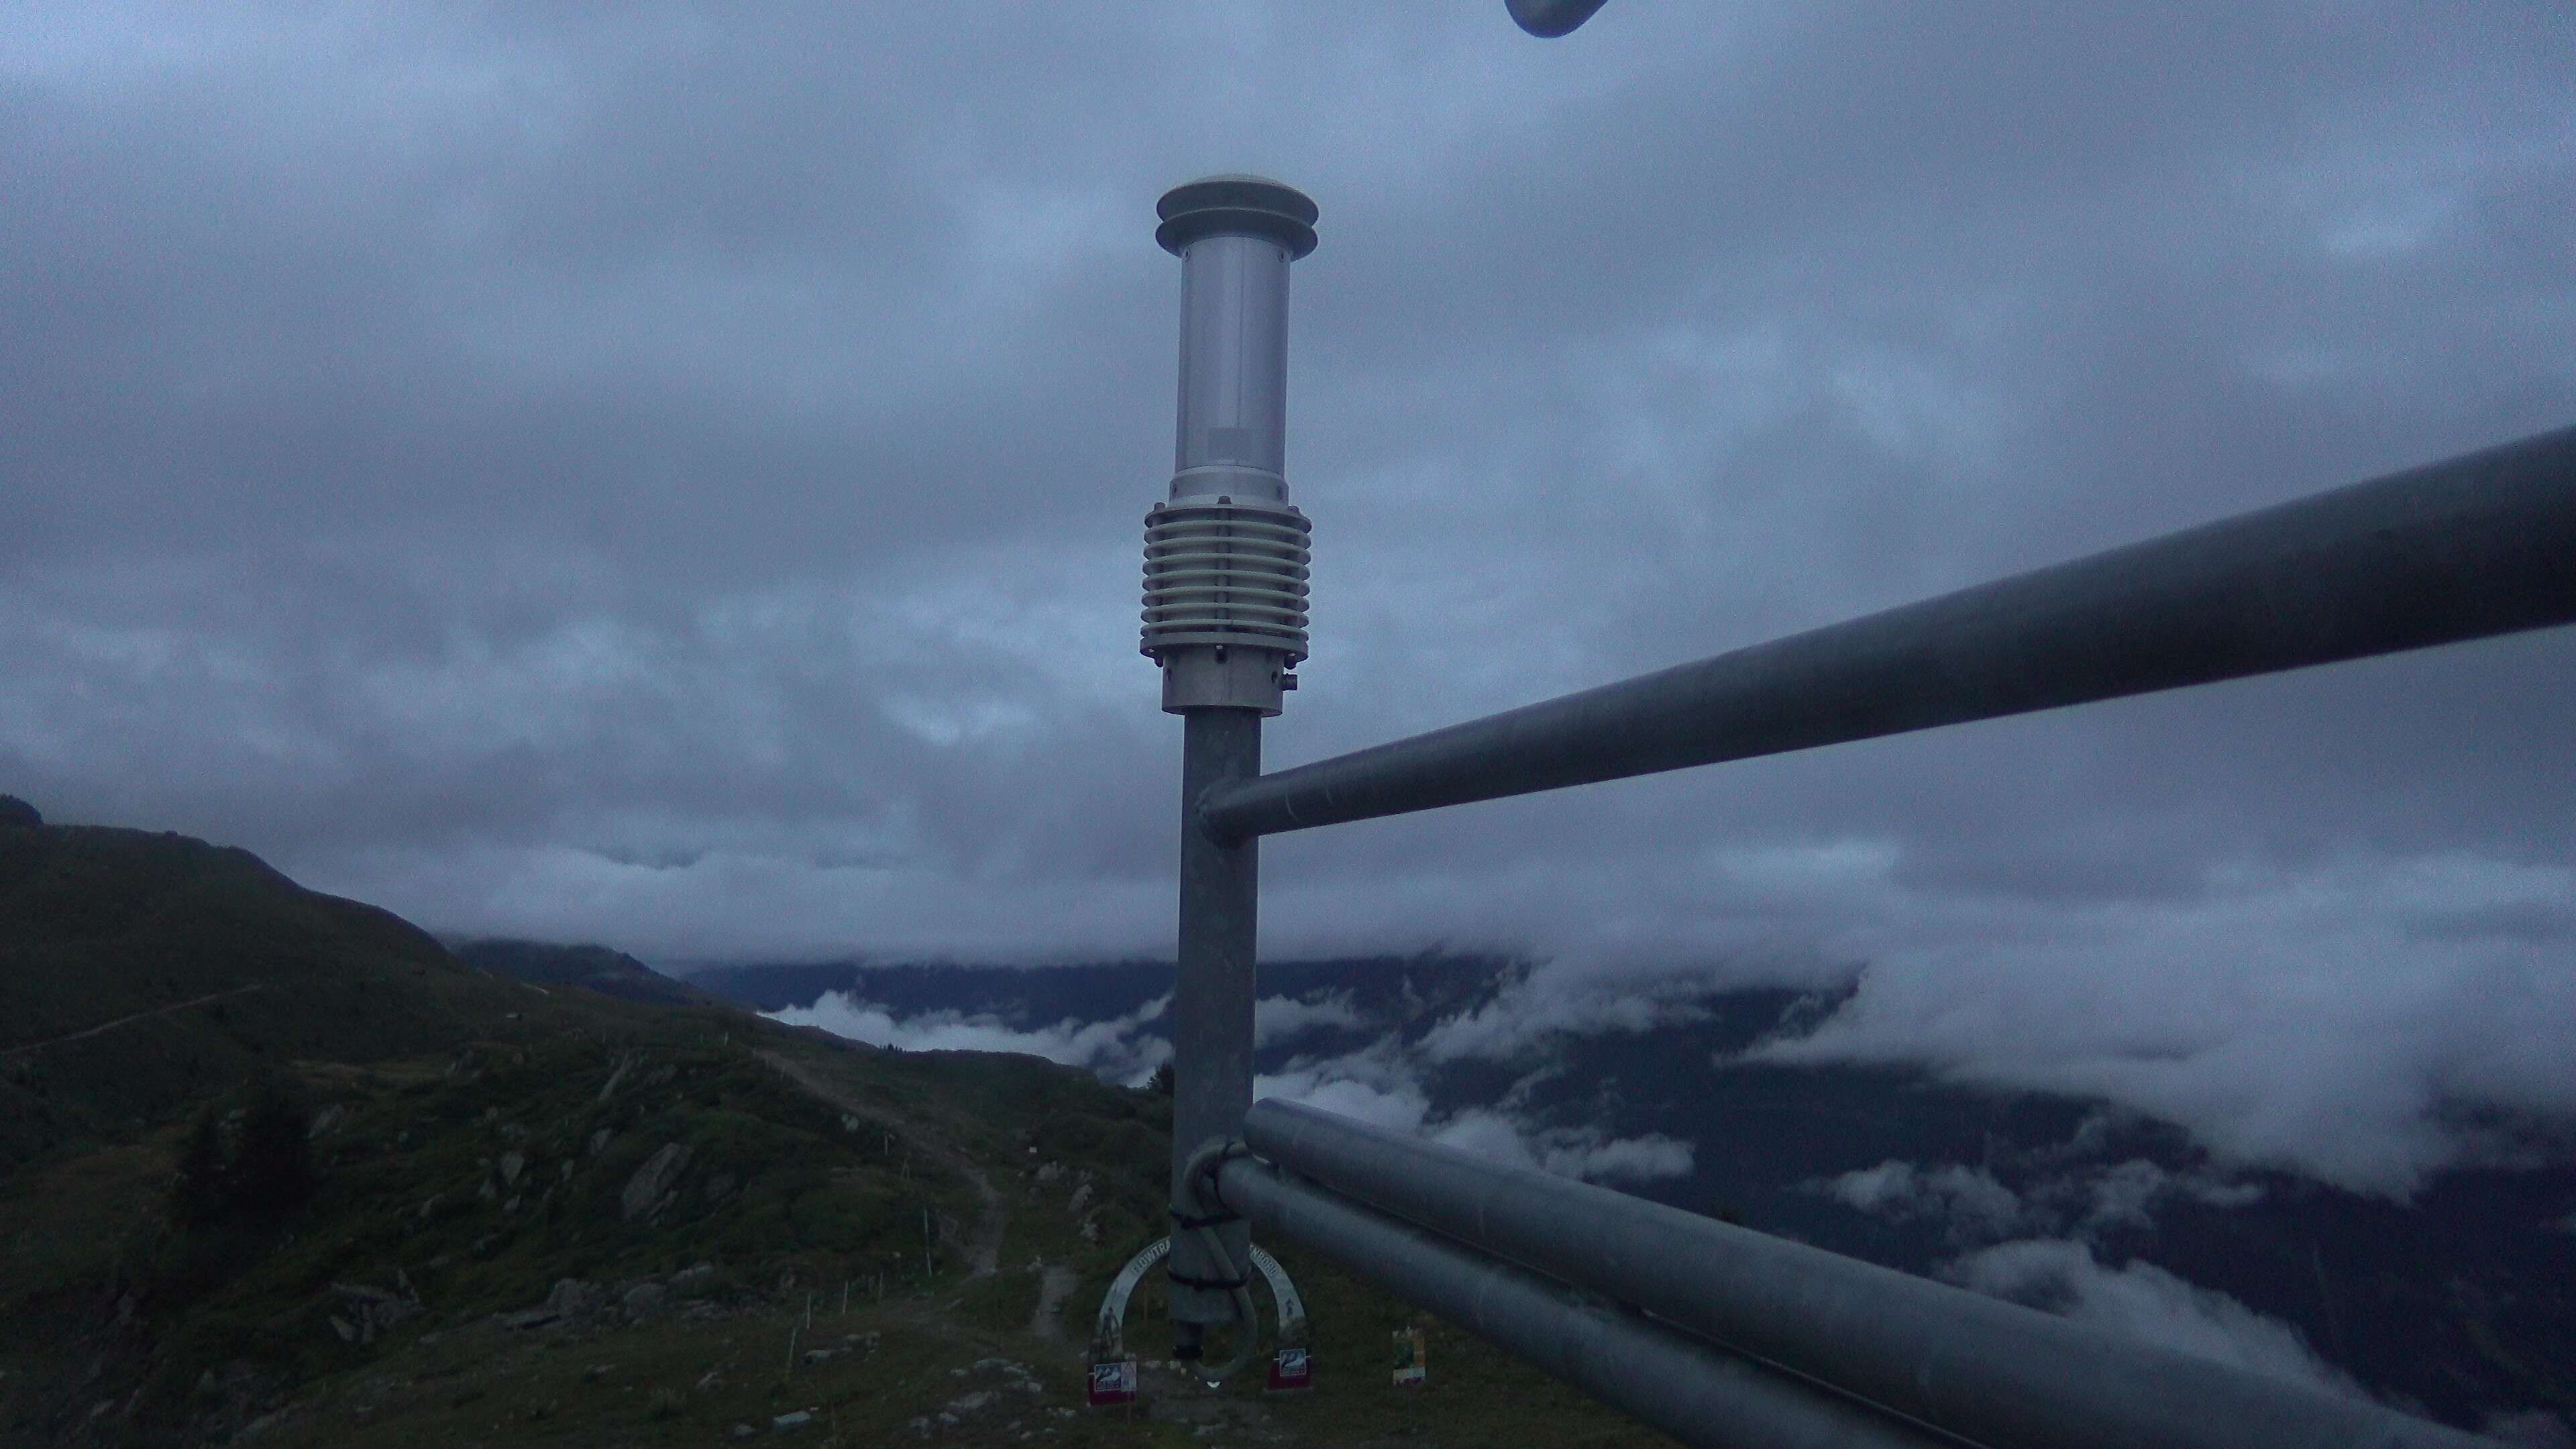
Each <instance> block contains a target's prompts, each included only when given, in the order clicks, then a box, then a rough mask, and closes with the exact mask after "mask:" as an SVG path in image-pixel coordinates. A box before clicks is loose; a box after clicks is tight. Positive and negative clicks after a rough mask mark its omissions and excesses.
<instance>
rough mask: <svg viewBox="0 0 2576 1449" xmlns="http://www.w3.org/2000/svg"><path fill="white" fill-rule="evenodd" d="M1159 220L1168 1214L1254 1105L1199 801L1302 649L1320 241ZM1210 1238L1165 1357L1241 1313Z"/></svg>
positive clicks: (1231, 181) (1242, 1006)
mask: <svg viewBox="0 0 2576 1449" xmlns="http://www.w3.org/2000/svg"><path fill="white" fill-rule="evenodd" d="M1156 211H1157V213H1158V214H1159V216H1160V217H1161V221H1162V224H1161V226H1160V227H1159V228H1157V229H1156V231H1155V233H1154V239H1155V240H1156V241H1157V242H1160V243H1161V244H1162V246H1163V248H1164V249H1165V250H1167V251H1169V252H1171V253H1173V254H1174V255H1175V256H1178V257H1179V258H1180V259H1181V349H1180V350H1181V357H1180V405H1179V418H1178V425H1177V428H1176V436H1175V441H1174V448H1173V454H1174V457H1173V462H1174V469H1173V476H1172V483H1171V489H1170V493H1169V496H1168V498H1167V500H1166V501H1165V502H1162V503H1158V504H1156V505H1155V506H1154V508H1153V510H1152V511H1151V512H1150V513H1148V514H1147V515H1146V519H1145V614H1144V632H1143V643H1142V647H1143V652H1144V653H1145V654H1146V655H1148V656H1150V657H1151V658H1153V659H1154V660H1155V662H1156V663H1157V664H1158V665H1160V666H1161V669H1162V675H1163V708H1164V709H1165V710H1167V711H1169V712H1171V713H1173V714H1177V715H1180V716H1181V717H1182V719H1183V721H1184V723H1183V727H1182V743H1181V899H1180V941H1179V971H1178V975H1177V979H1176V980H1175V981H1174V983H1173V992H1172V998H1173V999H1172V1044H1173V1064H1172V1074H1173V1102H1172V1192H1173V1198H1172V1202H1173V1207H1174V1209H1175V1210H1176V1211H1178V1212H1181V1213H1183V1214H1186V1213H1187V1212H1188V1211H1189V1206H1188V1204H1189V1201H1190V1199H1189V1196H1188V1190H1187V1185H1186V1184H1185V1183H1184V1181H1183V1166H1184V1164H1185V1163H1187V1161H1188V1160H1189V1157H1190V1155H1191V1154H1192V1153H1193V1152H1195V1151H1196V1150H1197V1149H1198V1148H1199V1147H1200V1146H1201V1145H1202V1144H1203V1143H1205V1142H1207V1141H1210V1140H1212V1139H1213V1140H1219V1141H1222V1140H1225V1139H1228V1138H1231V1137H1233V1136H1234V1135H1235V1134H1236V1133H1237V1132H1238V1131H1239V1130H1240V1128H1241V1124H1242V1121H1243V1114H1244V1112H1245V1111H1246V1110H1248V1109H1249V1108H1250V1107H1251V1105H1252V1001H1253V950H1254V945H1255V941H1256V937H1257V934H1258V932H1257V923H1258V919H1259V900H1258V896H1259V890H1260V870H1259V861H1260V847H1259V843H1258V842H1257V841H1252V840H1243V841H1238V842H1232V843H1227V842H1221V841H1219V840H1217V839H1216V838H1215V837H1214V836H1212V835H1210V834H1209V833H1208V832H1207V831H1206V830H1204V829H1203V828H1202V827H1201V826H1200V825H1199V824H1198V810H1197V806H1198V801H1199V799H1200V797H1201V796H1203V795H1205V794H1206V793H1207V792H1208V791H1209V790H1210V789H1211V788H1213V787H1214V786H1217V785H1219V784H1223V783H1228V782H1232V781H1237V780H1249V779H1251V778H1253V777H1255V776H1257V775H1259V774H1260V773H1261V721H1262V720H1263V719H1264V718H1265V717H1267V716H1270V715H1275V714H1277V713H1279V709H1280V702H1281V698H1282V695H1283V693H1284V692H1285V691H1287V690H1289V689H1293V688H1295V687H1296V683H1297V679H1296V676H1295V675H1294V674H1292V673H1290V672H1289V671H1290V670H1292V669H1294V668H1295V667H1296V665H1297V663H1298V661H1300V660H1302V659H1304V658H1305V657H1306V613H1305V607H1306V560H1307V553H1306V534H1307V528H1306V520H1305V517H1304V515H1302V514H1300V513H1299V512H1298V511H1297V510H1296V509H1294V508H1291V507H1289V506H1288V481H1287V423H1288V388H1287V372H1288V267H1289V264H1290V263H1291V262H1293V261H1295V260H1296V259H1297V258H1299V257H1302V256H1304V255H1305V254H1306V253H1307V252H1309V251H1312V250H1313V249H1314V246H1315V230H1314V222H1315V215H1316V213H1315V204H1314V203H1313V202H1312V201H1309V200H1307V199H1306V198H1305V197H1304V196H1303V195H1300V194H1299V193H1298V192H1296V191H1294V190H1292V189H1290V188H1288V187H1285V186H1282V185H1280V184H1279V183H1277V182H1275V181H1265V180H1262V179H1261V178H1258V177H1251V176H1214V177H1209V178H1207V179H1205V180H1201V181H1193V182H1190V183H1188V184H1187V185H1184V186H1178V187H1175V188H1173V189H1172V190H1171V191H1170V192H1168V193H1166V194H1165V195H1164V197H1163V199H1162V201H1161V203H1160V204H1159V205H1158V206H1157V208H1156ZM1218 1236H1219V1239H1220V1241H1221V1243H1222V1245H1223V1247H1224V1248H1225V1251H1226V1252H1227V1254H1228V1255H1229V1256H1230V1257H1231V1258H1232V1259H1233V1263H1232V1264H1227V1263H1220V1262H1216V1261H1212V1260H1211V1256H1210V1254H1209V1253H1208V1252H1207V1251H1206V1248H1205V1247H1204V1245H1203V1243H1202V1241H1201V1239H1200V1237H1199V1235H1198V1234H1196V1233H1191V1232H1178V1231H1176V1232H1175V1233H1174V1234H1173V1243H1172V1254H1171V1257H1170V1259H1169V1260H1168V1266H1167V1268H1166V1271H1167V1272H1168V1273H1169V1274H1170V1275H1171V1284H1170V1287H1171V1303H1172V1319H1173V1336H1174V1339H1175V1342H1174V1346H1173V1352H1174V1355H1175V1356H1176V1357H1181V1358H1196V1357H1198V1356H1199V1351H1200V1343H1201V1341H1202V1339H1203V1338H1204V1336H1205V1331H1206V1328H1207V1326H1208V1325H1211V1324H1224V1323H1229V1322H1231V1321H1232V1320H1233V1318H1234V1314H1235V1297H1234V1295H1233V1294H1232V1293H1231V1292H1230V1291H1228V1290H1227V1289H1225V1288H1223V1287H1221V1286H1214V1285H1217V1284H1219V1283H1221V1282H1222V1281H1223V1280H1226V1279H1229V1278H1231V1277H1233V1276H1234V1275H1235V1270H1236V1267H1238V1266H1240V1265H1243V1264H1246V1263H1248V1262H1249V1261H1250V1259H1249V1251H1250V1246H1251V1235H1250V1229H1249V1228H1247V1227H1246V1226H1245V1225H1244V1224H1242V1223H1241V1222H1233V1223H1227V1224H1224V1225H1222V1226H1221V1227H1219V1229H1218ZM1192 1280H1196V1281H1195V1282H1194V1281H1192ZM1246 1327H1247V1331H1248V1328H1249V1326H1248V1325H1247V1326H1246Z"/></svg>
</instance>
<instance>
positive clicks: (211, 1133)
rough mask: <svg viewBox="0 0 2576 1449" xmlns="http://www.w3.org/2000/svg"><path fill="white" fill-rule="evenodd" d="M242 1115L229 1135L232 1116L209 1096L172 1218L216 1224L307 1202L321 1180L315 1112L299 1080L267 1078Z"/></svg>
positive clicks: (192, 1136) (185, 1153)
mask: <svg viewBox="0 0 2576 1449" xmlns="http://www.w3.org/2000/svg"><path fill="white" fill-rule="evenodd" d="M239 1116H240V1118H241V1121H240V1123H239V1125H238V1126H237V1127H235V1128H234V1130H233V1131H232V1132H231V1133H229V1134H227V1133H226V1132H225V1130H224V1127H225V1121H226V1119H225V1118H223V1117H220V1116H218V1115H217V1113H216V1109H215V1104H212V1103H209V1104H207V1106H206V1107H205V1109H204V1110H202V1111H200V1112H199V1113H198V1114H197V1120H196V1122H195V1123H194V1124H193V1125H191V1126H190V1127H189V1129H188V1136H187V1139H186V1140H185V1141H184V1142H182V1143H181V1144H180V1147H179V1170H178V1172H177V1174H176V1175H175V1176H173V1177H172V1178H171V1181H170V1200H169V1212H170V1220H171V1221H172V1222H173V1223H175V1224H177V1225H178V1226H179V1227H182V1228H203V1227H210V1226H212V1225H214V1224H217V1223H223V1222H229V1221H231V1220H233V1219H234V1218H236V1217H241V1218H252V1219H260V1220H270V1221H273V1220H275V1219H277V1218H279V1217H282V1216H284V1215H285V1214H286V1213H288V1212H290V1211H292V1210H294V1209H295V1208H298V1207H301V1206H302V1205H303V1204H304V1203H305V1202H306V1201H308V1200H309V1199H311V1198H312V1196H313V1192H314V1189H315V1188H316V1187H317V1186H319V1185H320V1182H319V1179H318V1178H317V1176H316V1175H315V1173H314V1170H313V1145H312V1138H313V1114H312V1113H311V1112H310V1111H309V1110H307V1109H306V1107H305V1105H304V1103H303V1101H302V1100H301V1099H300V1098H299V1097H298V1096H297V1095H296V1094H295V1092H294V1090H293V1089H292V1088H291V1087H289V1086H288V1085H287V1084H286V1083H285V1082H283V1081H281V1080H279V1079H277V1078H274V1077H271V1078H266V1079H263V1080H262V1081H260V1082H259V1083H258V1084H257V1085H256V1086H254V1087H253V1088H252V1089H251V1097H250V1102H249V1104H248V1105H247V1106H245V1107H244V1108H243V1109H242V1110H241V1112H240V1113H239ZM228 1136H229V1138H230V1140H229V1141H227V1140H226V1139H227V1137H228Z"/></svg>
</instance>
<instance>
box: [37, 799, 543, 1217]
mask: <svg viewBox="0 0 2576 1449" xmlns="http://www.w3.org/2000/svg"><path fill="white" fill-rule="evenodd" d="M525 995H526V993H525V992H524V991H523V990H521V989H520V988H516V987H512V986H509V985H507V984H505V983H500V982H495V981H493V980H491V979H489V978H487V977H484V976H482V975H480V974H478V973H476V972H474V971H471V970H468V969H467V968H465V967H464V966H462V965H460V964H459V963H458V962H457V961H456V960H455V959H454V958H453V957H451V956H450V955H448V953H447V952H446V951H445V950H444V949H442V948H441V947H440V946H439V944H438V943H437V942H436V941H435V940H432V939H431V938H430V937H429V936H428V934H427V933H425V932H423V931H421V930H419V929H418V928H417V927H414V926H412V925H410V924H409V923H407V922H405V921H403V920H401V919H400V918H399V917H396V916H394V915H392V914H391V913H389V912H386V911H382V910H378V909H377V908H375V907H373V906H369V905H363V904H360V903H359V902H356V901H347V900H341V899H339V898H337V897H333V896H326V895H322V894H319V893H317V892H313V891H308V890H305V889H304V888H303V887H301V886H298V885H296V884H295V883H294V882H293V881H291V880H288V879H287V878H286V877H285V876H283V875H280V874H279V873H278V872H276V871H274V870H272V869H270V868H269V867H268V866H267V865H266V864H265V863H263V862H262V861H261V860H260V859H259V858H258V857H257V856H254V855H252V854H251V853H250V852H248V851H245V850H235V849H226V848H222V847H218V846H212V845H208V844H206V843H205V842H203V841H199V840H193V839H189V838H187V837H185V836H179V835H171V834H152V833H149V832H145V831H139V830H116V829H106V828H101V827H94V826H56V825H32V826H31V825H25V824H19V825H14V826H13V825H6V824H0V1171H7V1170H10V1169H13V1168H16V1167H20V1166H23V1165H25V1164H27V1163H29V1162H31V1161H33V1160H35V1159H36V1158H38V1157H40V1156H41V1155H43V1154H45V1153H48V1152H51V1151H54V1150H57V1149H59V1148H61V1147H63V1146H65V1145H66V1144H69V1143H74V1142H78V1141H83V1140H87V1141H106V1140H115V1139H118V1138H121V1137H125V1136H130V1135H131V1134H132V1133H133V1132H135V1131H136V1130H138V1128H140V1127H141V1126H143V1125H145V1124H148V1123H152V1122H156V1121H159V1120H161V1119H163V1118H165V1117H167V1116H169V1115H170V1114H172V1113H174V1112H177V1111H179V1110H180V1109H182V1108H183V1107H185V1106H187V1105H189V1104H191V1103H193V1102H196V1101H198V1100H201V1099H203V1098H204V1097H207V1096H209V1095H212V1094H214V1093H217V1092H220V1091H223V1090H225V1089H227V1088H230V1087H232V1086H234V1085H235V1084H237V1083H239V1082H241V1081H243V1080H244V1079H246V1078H247V1077H249V1076H250V1075H251V1074H252V1073H253V1072H255V1071H256V1070H258V1069H260V1068H261V1067H263V1066H268V1065H273V1064H278V1063H283V1062H287V1061H292V1060H295V1059H297V1058H321V1059H327V1060H333V1061H370V1060H375V1059H379V1058H383V1057H389V1056H397V1055H407V1054H412V1053H418V1052H423V1051H432V1050H439V1049H444V1048H448V1047H452V1046H454V1045H456V1044H457V1043H459V1042H462V1041H464V1040H465V1039H467V1037H468V1036H469V1035H470V1033H471V1029H472V1026H473V1024H474V1023H476V1022H478V1021H481V1020H485V1019H488V1018H492V1017H496V1016H499V1015H501V1014H502V1013H505V1012H506V1011H508V1010H511V1009H514V1008H515V1006H516V1005H517V1004H518V1001H519V1000H520V999H521V998H523V997H524V996H525Z"/></svg>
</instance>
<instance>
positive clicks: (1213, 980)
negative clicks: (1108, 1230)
mask: <svg viewBox="0 0 2576 1449" xmlns="http://www.w3.org/2000/svg"><path fill="white" fill-rule="evenodd" d="M1260 773H1261V716H1260V715H1259V714H1258V713H1257V712H1255V711H1253V710H1248V709H1195V710H1192V711H1190V712H1189V714H1188V716H1187V717H1186V723H1184V724H1183V726H1182V735H1181V949H1180V972H1179V976H1178V979H1177V980H1175V981H1174V982H1173V985H1172V1043H1173V1064H1172V1207H1173V1211H1175V1212H1178V1213H1183V1214H1187V1213H1189V1212H1190V1211H1191V1206H1190V1203H1191V1199H1190V1195H1189V1193H1188V1191H1187V1188H1186V1185H1185V1184H1184V1182H1183V1179H1182V1168H1183V1164H1184V1163H1186V1162H1187V1160H1188V1158H1189V1156H1190V1154H1191V1153H1193V1152H1195V1151H1196V1150H1198V1149H1199V1148H1200V1147H1201V1146H1204V1145H1205V1144H1206V1143H1208V1142H1210V1141H1217V1142H1223V1141H1226V1140H1228V1139H1230V1138H1232V1137H1235V1136H1236V1135H1238V1134H1240V1133H1241V1132H1242V1130H1243V1113H1244V1110H1245V1109H1246V1108H1248V1107H1250V1106H1251V1105H1252V1001H1253V990H1254V965H1253V953H1254V948H1255V946H1256V945H1257V944H1258V939H1259V935H1260V929H1259V927H1260V901H1261V854H1260V852H1261V842H1260V841H1258V840H1245V841H1241V842H1238V843H1236V844H1231V845H1228V844H1222V843H1220V842H1219V841H1218V840H1217V839H1216V837H1214V836H1212V835H1210V834H1208V833H1207V831H1206V830H1204V829H1202V828H1201V827H1200V826H1199V823H1198V820H1197V816H1196V812H1195V811H1194V810H1193V809H1192V808H1191V802H1193V801H1195V800H1197V799H1199V798H1200V797H1201V796H1203V795H1205V794H1206V793H1207V791H1208V787H1210V786H1212V785H1217V784H1221V783H1223V782H1225V781H1228V780H1248V779H1250V778H1252V777H1253V776H1255V775H1258V774H1260ZM1216 1232H1217V1236H1218V1238H1219V1239H1220V1240H1222V1241H1223V1243H1224V1244H1225V1250H1226V1254H1227V1256H1228V1257H1229V1258H1230V1259H1231V1260H1232V1264H1231V1265H1229V1264H1226V1263H1214V1262H1210V1261H1208V1260H1207V1259H1208V1255H1207V1252H1206V1250H1205V1248H1204V1247H1203V1246H1202V1245H1201V1243H1200V1241H1199V1238H1198V1235H1197V1234H1195V1233H1189V1232H1175V1233H1174V1234H1173V1235H1172V1256H1171V1259H1170V1261H1169V1264H1168V1266H1167V1268H1166V1271H1167V1272H1168V1273H1170V1274H1171V1275H1172V1282H1171V1292H1172V1321H1173V1323H1174V1325H1175V1326H1176V1327H1181V1328H1185V1329H1187V1330H1191V1332H1189V1333H1188V1334H1187V1335H1186V1336H1185V1340H1184V1342H1183V1344H1182V1345H1181V1347H1183V1348H1195V1347H1196V1346H1197V1345H1196V1343H1195V1341H1194V1340H1195V1338H1196V1336H1197V1334H1196V1332H1195V1331H1196V1330H1198V1329H1199V1328H1200V1327H1201V1326H1202V1325H1206V1324H1213V1323H1225V1322H1227V1321H1229V1320H1231V1319H1232V1318H1233V1317H1234V1297H1233V1294H1232V1292H1231V1290H1228V1289H1223V1288H1216V1287H1194V1286H1191V1285H1190V1284H1189V1283H1188V1282H1187V1281H1185V1280H1187V1279H1191V1278H1197V1279H1201V1280H1206V1281H1211V1282H1212V1281H1214V1280H1218V1279H1222V1278H1228V1277H1232V1276H1234V1274H1235V1266H1234V1265H1242V1264H1245V1263H1248V1262H1249V1261H1250V1258H1249V1257H1248V1252H1249V1250H1250V1248H1251V1245H1252V1230H1251V1228H1250V1227H1249V1226H1247V1225H1246V1224H1244V1223H1241V1222H1232V1223H1223V1224H1219V1225H1218V1227H1217V1229H1216Z"/></svg>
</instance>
